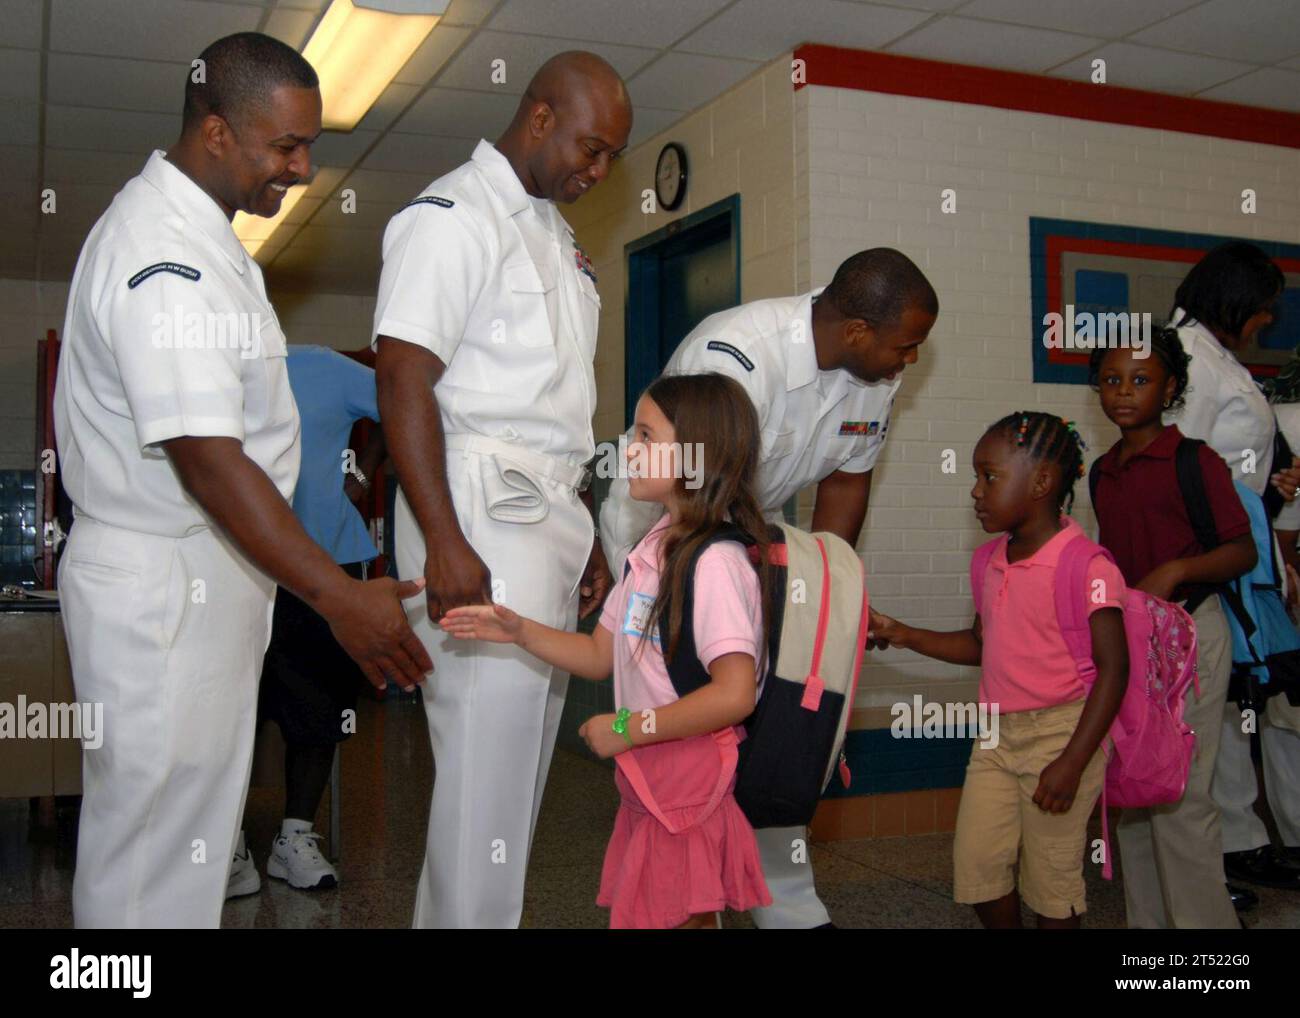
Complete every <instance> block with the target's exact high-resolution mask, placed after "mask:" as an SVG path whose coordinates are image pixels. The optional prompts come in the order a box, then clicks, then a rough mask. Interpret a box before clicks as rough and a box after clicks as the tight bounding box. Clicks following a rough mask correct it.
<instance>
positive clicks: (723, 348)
mask: <svg viewBox="0 0 1300 1018" xmlns="http://www.w3.org/2000/svg"><path fill="white" fill-rule="evenodd" d="M708 349H709V350H717V351H718V352H719V353H729V354H731V356H732V357H734V358H736V360H738V361H740V363H741V365H742V366H743V367H744V369H745V370H746V371H753V370H754V362H753V361H751V360H750V359H749V358H748V357H746V356H745V355H744V354H743V353H741V352H740V351H739V350H737V349H736V348H735V347H734V346H732V345H731V344H730V343H724V342H722V340H720V339H713V340H710V341H709V344H708Z"/></svg>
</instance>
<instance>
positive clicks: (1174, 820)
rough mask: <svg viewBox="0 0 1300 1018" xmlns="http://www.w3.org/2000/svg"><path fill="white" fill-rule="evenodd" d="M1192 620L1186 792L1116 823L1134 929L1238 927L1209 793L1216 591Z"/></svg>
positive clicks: (1225, 642) (1220, 684)
mask: <svg viewBox="0 0 1300 1018" xmlns="http://www.w3.org/2000/svg"><path fill="white" fill-rule="evenodd" d="M1192 618H1193V620H1194V621H1195V623H1196V637H1197V656H1196V664H1197V671H1198V672H1199V675H1200V686H1201V694H1200V696H1199V697H1198V696H1197V695H1196V689H1195V687H1194V686H1188V687H1187V695H1186V698H1185V701H1184V702H1185V704H1186V706H1185V708H1184V712H1183V720H1184V721H1186V722H1187V724H1188V725H1190V726H1191V728H1192V730H1193V731H1194V732H1196V755H1195V756H1194V757H1193V758H1192V766H1191V770H1190V772H1189V773H1188V775H1187V790H1186V791H1185V792H1184V793H1183V797H1182V799H1181V800H1179V801H1178V802H1176V803H1170V804H1169V805H1166V806H1154V807H1151V808H1150V809H1126V810H1124V812H1123V815H1122V817H1121V819H1120V822H1119V825H1118V826H1117V827H1116V829H1115V833H1116V840H1117V841H1118V844H1119V853H1120V858H1121V859H1122V860H1123V864H1124V902H1125V906H1126V910H1127V914H1128V925H1129V927H1130V928H1133V929H1148V930H1153V929H1162V930H1163V929H1170V928H1173V929H1178V930H1200V929H1216V930H1235V929H1240V928H1241V923H1240V922H1239V921H1238V920H1237V913H1236V910H1235V909H1233V907H1232V901H1231V899H1230V898H1229V897H1228V890H1227V887H1226V885H1225V884H1224V882H1223V832H1222V829H1221V827H1220V823H1219V807H1218V804H1217V803H1215V801H1214V798H1213V797H1212V796H1211V795H1210V782H1211V781H1212V780H1213V778H1214V765H1215V760H1216V759H1217V758H1218V755H1219V735H1220V732H1221V730H1222V718H1223V701H1224V700H1225V698H1226V697H1227V695H1228V673H1229V671H1230V670H1231V667H1232V636H1231V634H1230V633H1229V632H1228V620H1227V619H1226V618H1225V617H1224V614H1223V609H1222V608H1221V607H1220V605H1219V599H1218V598H1217V597H1210V598H1208V599H1207V600H1206V601H1205V602H1203V603H1202V604H1201V605H1200V606H1199V607H1198V608H1197V609H1196V611H1195V613H1194V614H1193V616H1192Z"/></svg>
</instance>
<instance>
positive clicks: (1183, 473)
mask: <svg viewBox="0 0 1300 1018" xmlns="http://www.w3.org/2000/svg"><path fill="white" fill-rule="evenodd" d="M1204 444H1205V443H1204V442H1202V441H1201V440H1200V439H1199V438H1186V437H1184V438H1183V440H1182V441H1180V442H1179V443H1178V448H1177V449H1176V450H1175V452H1174V470H1175V472H1176V473H1177V475H1178V490H1179V492H1181V493H1182V496H1183V505H1184V506H1185V507H1186V509H1187V518H1188V519H1189V520H1190V521H1191V524H1192V531H1193V532H1194V533H1195V534H1196V541H1197V543H1198V544H1199V545H1200V546H1201V547H1202V548H1203V549H1205V550H1206V551H1213V550H1214V549H1215V548H1217V547H1218V546H1219V544H1220V543H1221V542H1220V541H1219V530H1218V527H1216V526H1215V524H1214V514H1213V513H1212V512H1211V511H1210V503H1209V502H1208V501H1207V500H1206V497H1205V475H1204V474H1203V473H1202V472H1201V446H1203V445H1204Z"/></svg>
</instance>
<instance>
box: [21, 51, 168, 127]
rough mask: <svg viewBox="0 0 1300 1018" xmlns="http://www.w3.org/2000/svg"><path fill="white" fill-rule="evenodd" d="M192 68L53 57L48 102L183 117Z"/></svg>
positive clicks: (128, 61) (49, 74)
mask: <svg viewBox="0 0 1300 1018" xmlns="http://www.w3.org/2000/svg"><path fill="white" fill-rule="evenodd" d="M189 71H190V67H189V64H180V63H176V64H171V63H161V62H158V61H153V60H123V59H120V58H116V57H83V56H72V55H70V54H67V53H51V54H50V56H49V65H48V67H47V70H46V101H47V102H50V103H54V104H55V105H59V106H84V105H91V106H96V107H108V108H111V109H118V110H136V111H140V112H144V113H180V110H181V106H182V105H183V104H184V102H185V82H186V79H187V78H188V77H189Z"/></svg>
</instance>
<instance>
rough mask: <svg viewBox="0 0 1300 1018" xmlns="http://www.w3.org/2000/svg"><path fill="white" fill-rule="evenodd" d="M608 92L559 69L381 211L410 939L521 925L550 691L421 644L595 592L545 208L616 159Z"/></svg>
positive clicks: (594, 78)
mask: <svg viewBox="0 0 1300 1018" xmlns="http://www.w3.org/2000/svg"><path fill="white" fill-rule="evenodd" d="M630 129H631V106H630V104H629V101H628V98H627V91H626V89H625V87H624V85H623V82H622V80H621V79H620V78H619V77H618V74H617V73H616V72H615V71H614V69H613V68H611V67H610V66H609V65H608V64H607V63H605V61H603V60H601V59H600V58H599V57H597V56H595V55H594V54H590V53H583V52H573V53H562V54H560V55H559V56H556V57H553V58H552V59H551V60H549V61H548V62H547V63H546V64H545V65H543V67H542V68H541V70H539V71H538V72H537V75H536V76H535V77H534V78H533V80H532V82H530V84H529V86H528V89H527V90H526V92H525V93H524V96H523V99H522V100H521V102H520V105H519V108H518V111H517V112H516V114H515V118H514V120H513V122H512V123H511V125H510V127H509V128H508V129H507V130H506V132H505V134H503V135H502V136H501V137H500V138H499V139H498V140H497V142H496V144H495V145H493V144H491V143H489V142H487V141H480V142H479V143H478V147H477V148H475V150H474V154H473V157H472V158H471V159H470V161H469V162H468V163H465V164H464V165H462V166H460V167H458V168H457V169H455V170H453V171H452V172H451V173H449V174H447V175H446V176H444V177H442V178H440V179H438V180H436V181H434V182H433V183H432V184H431V185H430V186H429V187H428V188H427V189H426V190H425V191H424V192H423V193H422V194H421V195H420V196H419V197H418V198H416V199H415V200H414V201H412V202H411V203H409V204H408V205H407V206H405V207H404V208H402V209H400V210H399V211H398V212H397V213H396V214H395V215H394V216H393V219H392V221H391V222H390V223H389V225H388V229H387V231H386V233H385V235H384V268H383V273H382V276H381V278H380V283H379V301H378V306H377V308H376V311H375V329H374V332H375V346H376V349H377V351H378V361H377V369H376V377H377V382H378V388H379V407H380V412H381V414H382V415H383V419H384V430H385V433H386V435H387V439H388V448H389V451H390V454H391V456H392V459H393V463H394V465H395V467H396V468H397V476H398V480H399V481H400V483H401V493H400V495H399V497H398V500H397V510H396V519H395V527H396V556H397V565H398V572H399V574H400V575H401V576H403V577H419V576H423V577H425V578H426V580H427V581H428V587H427V591H426V594H427V599H428V611H427V617H424V618H421V619H419V620H418V621H417V623H416V632H417V633H418V634H419V635H420V638H421V639H422V640H423V641H424V642H425V644H426V646H427V647H428V648H429V652H430V654H431V655H432V656H433V660H434V664H435V671H434V674H433V677H432V678H431V680H430V682H429V684H428V686H427V687H426V689H425V695H424V704H425V710H426V712H427V714H428V721H429V735H430V740H431V742H432V745H433V756H434V770H435V779H434V787H433V802H432V805H431V807H430V811H429V833H428V844H427V849H426V855H425V861H424V870H423V872H422V874H421V877H420V884H419V890H418V893H417V897H416V905H415V925H416V926H417V927H444V928H446V927H455V928H466V927H475V928H484V927H487V928H509V927H514V926H517V925H518V924H519V917H520V912H521V910H522V907H523V887H524V874H525V871H526V868H527V864H528V853H529V849H530V846H531V843H532V836H533V828H534V826H535V824H536V821H537V808H538V806H539V805H540V803H541V798H542V790H543V788H544V787H545V784H546V773H547V770H548V768H549V766H550V761H551V751H552V749H553V748H554V745H555V737H556V732H557V730H558V726H559V722H560V715H561V712H562V710H563V707H564V694H565V690H566V688H567V685H568V675H567V674H565V673H562V672H557V671H555V670H553V669H551V668H550V667H549V666H546V665H543V664H541V663H540V662H538V661H537V659H536V658H533V657H530V656H529V655H527V654H525V653H524V652H522V651H520V650H519V649H518V648H514V647H505V646H501V647H498V646H493V645H488V644H474V645H472V646H468V647H467V646H466V645H465V644H464V643H463V642H460V641H457V640H454V639H452V638H451V637H450V636H448V635H447V634H445V633H443V632H442V630H441V629H439V628H438V627H437V626H436V624H435V623H436V622H437V621H438V620H439V619H441V617H442V615H443V614H444V613H445V612H446V611H447V610H448V609H450V608H453V607H456V606H457V605H463V604H474V603H487V602H489V601H490V600H492V599H494V598H495V599H496V600H498V601H501V602H503V603H505V604H508V605H509V606H510V607H511V608H513V609H514V610H516V611H518V612H520V613H521V614H524V615H528V616H530V617H532V618H536V619H539V620H540V621H542V622H545V623H546V624H547V625H550V626H556V627H561V628H564V627H567V628H570V629H572V628H573V627H574V626H575V624H576V618H577V612H578V608H579V595H580V594H581V600H582V605H581V607H582V611H583V614H588V613H590V612H591V611H594V610H595V609H596V608H597V607H598V606H599V604H600V602H601V600H602V599H603V598H604V595H605V593H606V592H607V591H608V588H609V572H608V569H607V568H606V566H605V560H604V555H603V553H602V552H601V550H600V546H599V544H598V543H595V542H594V541H593V525H592V519H591V513H590V510H589V509H588V508H587V507H586V506H585V505H584V500H583V499H582V498H580V495H579V492H580V491H581V490H583V489H584V488H585V479H586V469H585V467H584V464H586V462H587V461H588V460H590V459H591V458H592V456H593V455H594V452H595V445H594V441H593V438H592V430H591V417H592V413H593V411H594V410H595V404H596V383H595V376H594V371H593V357H594V355H595V349H596V325H597V320H598V318H599V314H600V297H599V295H598V294H597V292H596V277H595V273H594V271H593V269H592V265H591V261H590V259H589V258H588V257H587V255H586V254H585V252H583V250H582V248H581V247H580V246H579V245H578V243H577V241H576V239H575V238H574V236H573V232H572V231H571V230H570V229H569V228H568V227H567V225H566V223H565V221H564V219H563V218H562V217H561V215H560V213H559V211H558V209H557V208H556V203H557V202H565V203H568V202H573V201H576V200H577V199H578V198H579V197H581V196H582V195H583V194H584V193H586V191H588V190H589V189H590V188H592V187H594V186H595V185H596V184H598V183H599V182H600V181H601V180H603V179H604V178H605V177H606V176H607V175H608V173H609V169H610V162H611V160H613V159H614V158H615V157H616V156H617V155H618V154H619V153H620V152H621V151H622V149H623V148H624V147H625V146H626V144H627V136H628V132H629V130H630Z"/></svg>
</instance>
